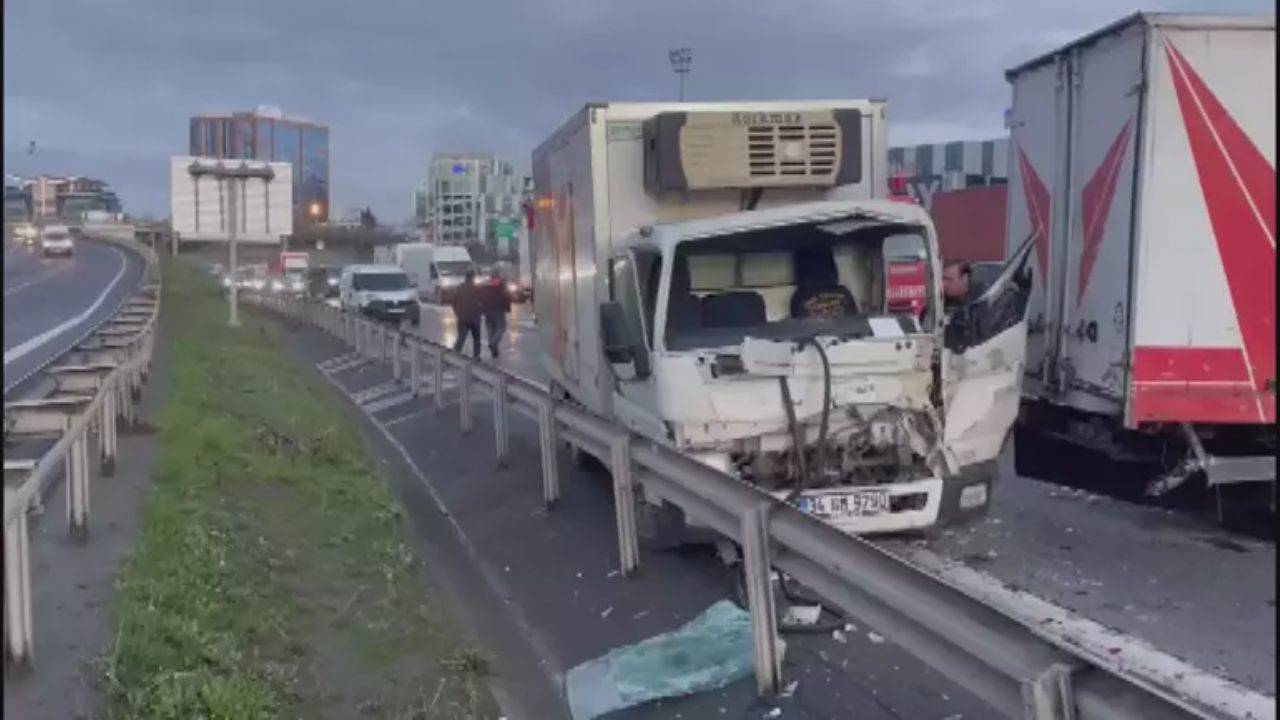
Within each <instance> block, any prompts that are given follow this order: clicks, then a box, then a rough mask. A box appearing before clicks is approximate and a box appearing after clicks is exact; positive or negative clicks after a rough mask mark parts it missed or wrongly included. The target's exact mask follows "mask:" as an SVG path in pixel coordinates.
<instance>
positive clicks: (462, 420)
mask: <svg viewBox="0 0 1280 720" xmlns="http://www.w3.org/2000/svg"><path fill="white" fill-rule="evenodd" d="M458 424H459V425H461V426H462V434H463V435H466V434H467V433H469V432H471V361H470V360H464V361H463V363H462V367H461V368H459V369H458Z"/></svg>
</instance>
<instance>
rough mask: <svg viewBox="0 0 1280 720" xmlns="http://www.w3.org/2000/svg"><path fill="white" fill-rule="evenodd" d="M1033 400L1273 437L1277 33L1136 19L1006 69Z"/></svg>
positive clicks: (1138, 421)
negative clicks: (1024, 251) (1030, 258)
mask: <svg viewBox="0 0 1280 720" xmlns="http://www.w3.org/2000/svg"><path fill="white" fill-rule="evenodd" d="M1007 78H1008V80H1009V82H1010V83H1011V84H1012V86H1013V107H1012V113H1011V117H1010V124H1011V135H1012V137H1011V142H1012V148H1011V150H1012V152H1011V153H1010V164H1011V168H1010V173H1009V183H1010V187H1009V194H1008V217H1007V223H1008V224H1007V232H1006V243H1007V247H1008V248H1010V249H1011V248H1013V247H1016V246H1017V245H1018V244H1019V243H1020V242H1021V241H1022V240H1023V239H1024V238H1026V237H1028V236H1029V235H1033V236H1034V237H1035V246H1036V254H1035V258H1034V259H1035V262H1034V263H1033V267H1034V273H1035V287H1034V290H1033V294H1032V297H1031V304H1030V308H1029V337H1028V348H1027V365H1026V368H1027V379H1026V382H1025V383H1024V385H1023V387H1024V391H1025V392H1026V393H1028V394H1029V395H1030V396H1031V397H1032V398H1034V399H1037V400H1043V401H1046V402H1049V403H1053V404H1058V405H1062V406H1067V407H1070V408H1073V409H1076V410H1080V411H1085V412H1090V413H1096V414H1100V415H1104V416H1110V417H1113V418H1116V419H1117V420H1118V421H1119V422H1120V423H1121V424H1122V425H1123V426H1124V427H1127V428H1138V427H1140V426H1144V425H1152V424H1165V423H1174V424H1183V423H1187V424H1196V423H1209V424H1235V425H1240V424H1259V425H1262V424H1268V425H1269V424H1271V423H1274V422H1275V410H1276V406H1275V400H1276V398H1275V377H1276V330H1275V303H1276V270H1275V261H1276V251H1275V210H1276V194H1275V180H1276V173H1275V145H1276V143H1275V139H1276V136H1275V99H1276V98H1275V24H1274V20H1273V19H1270V18H1263V19H1257V18H1243V17H1209V16H1203V15H1177V14H1137V15H1133V16H1131V17H1128V18H1125V19H1124V20H1121V21H1119V22H1117V23H1115V24H1113V25H1111V26H1108V27H1106V28H1104V29H1102V30H1100V31H1098V32H1096V33H1093V34H1091V35H1088V36H1086V37H1084V38H1082V39H1080V40H1078V41H1076V42H1074V43H1072V44H1070V45H1067V46H1066V47H1064V48H1062V49H1060V50H1057V51H1055V52H1052V53H1050V54H1047V55H1044V56H1042V57H1039V58H1037V59H1035V60H1032V61H1030V62H1028V63H1026V64H1024V65H1022V66H1019V67H1017V68H1014V69H1012V70H1010V71H1009V72H1008V74H1007Z"/></svg>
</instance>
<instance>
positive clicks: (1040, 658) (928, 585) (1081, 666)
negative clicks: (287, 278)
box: [246, 293, 1275, 720]
mask: <svg viewBox="0 0 1280 720" xmlns="http://www.w3.org/2000/svg"><path fill="white" fill-rule="evenodd" d="M246 299H247V300H248V301H249V302H250V303H252V304H257V305H259V306H263V307H266V308H268V309H271V310H274V311H276V312H278V313H280V314H282V315H284V316H285V317H287V318H289V319H291V320H294V321H298V322H307V323H310V324H313V325H316V326H318V327H320V328H321V329H323V330H324V331H325V332H327V333H328V334H330V335H332V336H334V337H335V338H338V339H340V340H342V341H344V342H345V343H346V344H347V345H349V346H351V347H352V348H353V349H354V354H355V356H356V358H361V359H364V360H366V361H386V362H390V364H391V369H392V374H393V377H394V378H395V379H396V380H397V381H399V382H401V383H403V384H405V385H406V386H407V387H408V389H409V390H410V391H411V392H412V393H413V394H414V395H420V394H422V393H423V391H424V385H425V383H424V382H423V378H424V373H425V372H427V371H428V370H427V367H425V365H426V363H428V362H429V364H430V368H429V371H430V372H431V374H432V378H433V380H434V382H432V383H431V385H430V386H431V388H433V395H434V406H435V408H436V409H437V410H440V409H443V408H444V407H445V401H444V398H443V391H442V388H443V387H444V385H443V382H442V380H443V379H444V374H445V373H446V372H448V371H450V370H452V372H453V373H454V374H455V375H456V378H457V383H456V385H457V392H458V412H459V423H460V425H461V428H462V431H463V432H464V433H465V432H468V431H470V430H471V429H472V425H473V423H472V415H471V405H472V402H473V401H474V400H475V397H474V393H475V386H476V385H477V384H479V385H481V386H485V387H487V389H488V391H489V395H490V397H491V399H492V402H493V417H494V442H495V446H496V451H497V455H498V459H499V461H500V462H504V461H505V460H506V458H507V454H508V452H509V448H510V445H509V443H508V438H507V434H508V432H509V430H508V427H509V423H508V419H509V413H510V411H511V409H513V408H514V409H516V410H517V411H520V412H522V413H524V414H526V415H527V416H529V417H530V418H532V419H533V420H534V421H535V422H537V424H538V429H539V438H540V451H541V456H542V486H543V499H544V501H545V503H546V504H547V505H548V506H550V505H552V504H554V503H555V502H556V500H557V499H558V498H559V497H560V476H559V470H558V467H557V460H556V458H557V453H556V445H557V443H558V442H559V441H568V442H570V443H572V444H574V445H576V446H578V447H580V448H581V449H583V450H584V451H586V452H588V453H590V454H592V455H594V456H595V457H597V458H599V459H600V460H601V461H602V462H603V463H605V465H606V466H607V467H608V468H610V470H611V472H612V475H613V486H614V498H615V506H616V514H617V518H616V524H617V532H618V551H619V552H618V554H619V558H620V564H621V567H620V571H621V572H622V574H624V575H626V574H629V573H631V572H632V571H634V570H635V569H636V568H637V567H638V566H639V564H640V553H639V543H638V537H637V532H636V522H635V510H636V502H637V499H636V489H637V486H638V485H644V486H647V487H649V488H651V489H652V490H653V491H655V494H657V495H658V496H660V497H664V498H667V499H669V500H671V501H672V502H674V503H675V504H676V505H678V506H679V507H680V508H681V509H682V510H683V511H684V512H685V513H687V514H688V515H689V516H691V517H693V518H696V519H698V520H700V521H701V522H703V523H705V524H707V525H709V526H710V527H712V528H714V529H715V530H716V531H718V532H719V533H720V534H722V535H723V536H725V537H726V538H729V539H730V540H732V541H733V542H736V543H738V544H739V545H740V546H741V548H742V551H743V552H742V555H743V564H744V570H745V575H746V586H747V599H748V605H749V608H750V612H751V619H752V626H753V633H754V638H755V668H756V671H755V674H756V683H757V688H758V690H759V691H760V692H761V694H772V693H775V692H777V691H778V688H779V686H780V681H781V654H780V652H779V643H778V631H777V625H776V622H777V621H776V614H775V608H774V596H773V590H772V587H771V575H772V568H778V569H780V570H782V571H784V572H786V573H788V574H789V575H790V576H792V577H794V578H795V579H796V580H798V581H800V582H801V583H803V584H805V585H807V586H809V587H810V588H812V589H813V590H814V591H815V592H817V593H818V594H819V595H820V596H822V597H823V598H824V599H825V600H826V601H827V602H828V603H829V604H830V605H832V606H834V607H838V608H840V609H841V610H842V611H844V612H845V613H847V614H849V615H850V616H855V617H858V618H861V619H862V620H863V621H865V622H867V623H869V624H871V625H873V626H875V627H876V628H877V629H879V630H881V631H882V632H884V633H885V634H886V635H888V636H890V637H892V638H893V639H894V641H895V642H897V643H898V644H899V645H901V646H902V647H903V648H905V649H906V650H907V651H909V652H911V653H912V654H913V655H915V656H916V657H918V658H920V659H921V660H922V661H924V662H925V663H926V664H928V665H929V666H931V667H933V668H934V669H936V670H938V671H939V672H941V673H942V674H944V675H946V676H948V677H949V678H951V679H952V680H954V681H955V682H957V683H958V684H960V685H962V686H963V687H965V688H967V689H968V690H969V691H970V692H972V693H973V694H975V695H976V696H978V697H980V698H982V699H983V700H985V701H986V702H988V703H990V705H991V706H992V707H993V708H995V709H996V710H998V711H1000V712H1001V713H1003V714H1004V715H1006V716H1008V717H1012V718H1028V719H1034V720H1051V719H1052V720H1072V719H1074V718H1082V719H1094V718H1107V719H1114V718H1142V719H1143V720H1152V719H1156V718H1187V717H1198V718H1258V719H1261V718H1274V717H1275V699H1274V698H1271V697H1267V696H1264V695H1262V694H1259V693H1254V692H1252V691H1249V690H1247V689H1244V688H1242V687H1240V686H1238V685H1235V684H1234V683H1232V682H1231V681H1229V680H1225V679H1221V678H1215V677H1211V676H1207V675H1205V674H1203V673H1198V674H1197V673H1195V672H1192V673H1189V674H1188V675H1187V676H1185V677H1181V678H1178V679H1177V680H1170V681H1169V682H1154V681H1152V679H1151V674H1150V673H1148V674H1144V673H1143V672H1141V670H1142V668H1137V669H1135V670H1133V671H1127V670H1126V669H1125V668H1124V667H1122V666H1121V665H1122V664H1119V665H1108V664H1106V663H1105V662H1103V661H1100V660H1099V659H1098V658H1097V657H1095V656H1093V655H1091V654H1090V653H1089V652H1087V651H1086V649H1082V648H1074V647H1070V646H1067V645H1066V644H1065V643H1055V642H1052V641H1051V640H1050V639H1048V638H1047V637H1046V636H1045V633H1043V632H1040V630H1039V629H1038V628H1036V627H1033V626H1032V624H1031V623H1026V622H1020V621H1019V620H1017V619H1015V618H1014V617H1012V616H1011V615H1009V614H1005V613H1002V612H1000V611H998V610H997V609H995V608H994V607H993V606H990V605H988V604H986V603H984V602H982V601H980V600H979V599H977V598H975V597H972V596H970V595H967V594H965V593H963V592H961V591H960V590H959V589H957V588H956V587H953V586H951V585H949V584H947V583H945V582H943V581H942V580H941V579H939V578H938V577H936V576H934V575H931V574H929V573H926V572H924V571H923V570H921V569H919V568H916V567H914V566H912V565H909V564H908V563H906V562H905V561H904V560H902V559H900V558H898V557H895V556H893V555H890V554H889V553H888V552H886V551H884V550H882V549H880V548H878V547H876V546H874V545H872V544H871V543H868V542H866V541H865V540H862V539H861V538H858V537H853V536H850V535H846V534H844V533H842V532H840V531H838V530H836V529H834V528H832V527H830V526H829V525H827V524H825V523H823V522H821V521H819V520H817V519H815V518H813V517H811V516H809V515H806V514H803V513H801V512H800V511H798V510H797V509H795V508H793V507H791V506H789V505H786V504H784V503H781V502H778V501H777V500H775V499H774V498H773V497H771V496H769V495H767V494H765V493H763V492H761V491H760V490H758V489H756V488H755V487H752V486H750V485H748V484H746V483H744V482H741V481H739V480H736V479H734V478H732V477H729V476H728V475H725V474H722V473H720V472H719V471H717V470H714V469H712V468H710V467H707V466H705V465H702V464H701V463H698V462H697V461H695V460H693V459H691V458H688V457H686V456H684V455H682V454H680V453H679V452H677V451H675V450H674V449H672V448H669V447H667V446H664V445H661V444H658V443H655V442H652V441H650V440H648V439H646V438H643V437H641V436H638V435H635V434H633V433H631V432H630V431H628V430H627V429H625V428H623V427H621V426H620V425H618V424H616V423H614V422H611V421H609V420H607V419H604V418H601V417H599V416H597V415H594V414H592V413H590V412H588V411H586V410H585V409H583V408H581V407H579V406H576V405H574V404H570V403H567V402H564V401H560V400H557V399H556V398H554V397H552V396H551V395H549V394H548V393H547V392H546V391H544V390H543V389H541V388H538V387H536V386H534V385H533V384H531V383H529V382H528V381H525V380H522V379H521V378H518V377H516V376H513V375H511V374H509V373H507V372H505V371H503V370H501V369H499V368H497V367H494V366H491V365H486V364H482V363H480V362H477V361H475V360H472V359H470V358H468V357H466V356H465V355H462V354H459V353H455V352H453V351H452V350H450V349H447V348H445V347H443V346H441V345H439V344H437V343H434V342H431V341H429V340H427V339H425V338H421V337H414V336H406V335H405V334H403V333H402V332H400V331H399V330H394V329H391V328H389V327H387V326H386V325H384V324H381V323H376V322H373V321H371V320H369V319H366V318H364V317H361V316H357V315H353V314H350V313H346V312H344V311H341V310H339V309H337V308H334V307H331V306H327V305H319V304H316V303H311V302H307V301H302V300H297V299H292V298H285V297H279V296H270V295H263V294H259V293H252V294H249V295H248V296H247V298H246ZM406 352H407V356H406ZM356 358H353V360H354V359H356ZM406 362H407V367H406ZM1161 657H1162V658H1167V657H1168V656H1163V655H1162V656H1161ZM1168 659H1169V661H1170V662H1172V663H1174V664H1175V665H1176V666H1178V667H1185V668H1190V666H1185V665H1180V664H1179V663H1180V661H1177V660H1176V659H1174V658H1168ZM1191 670H1194V668H1191ZM1192 676H1194V677H1192ZM1175 677H1176V674H1175Z"/></svg>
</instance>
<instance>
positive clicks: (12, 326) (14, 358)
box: [4, 238, 143, 398]
mask: <svg viewBox="0 0 1280 720" xmlns="http://www.w3.org/2000/svg"><path fill="white" fill-rule="evenodd" d="M142 267H143V266H142V261H141V260H140V259H139V258H138V257H137V256H135V255H133V254H132V253H128V252H125V251H123V250H120V249H119V248H116V247H114V246H111V245H108V244H105V243H98V242H94V241H92V240H79V241H77V242H76V246H75V252H74V254H73V255H72V256H71V257H50V258H46V257H43V256H42V255H41V254H40V251H39V249H38V248H33V247H27V246H23V245H19V244H16V243H14V242H12V241H11V240H9V239H7V238H6V240H5V243H4V353H5V357H4V384H5V397H6V398H10V397H15V396H17V395H19V394H21V392H22V390H23V389H24V388H23V386H22V385H23V384H22V381H23V380H24V379H25V378H26V377H27V376H28V375H29V374H30V373H32V371H34V370H35V369H37V368H39V367H42V366H43V365H44V364H46V363H47V362H48V361H49V360H50V359H51V358H54V357H57V356H58V355H60V354H62V353H63V352H65V351H66V350H67V349H69V348H70V347H71V346H72V345H73V344H74V343H75V342H76V341H78V340H79V339H80V338H81V337H82V336H84V334H85V333H86V332H87V331H88V330H89V329H90V328H92V327H94V326H95V325H97V324H98V323H100V322H102V321H103V320H104V319H105V318H106V317H108V316H110V315H111V314H112V313H113V312H115V310H116V308H117V307H119V305H120V304H121V303H122V302H124V301H125V300H126V299H127V297H128V296H129V294H130V292H131V291H132V290H133V289H134V288H136V287H137V285H138V282H139V281H140V280H141V278H142Z"/></svg>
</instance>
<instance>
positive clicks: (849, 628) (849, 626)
mask: <svg viewBox="0 0 1280 720" xmlns="http://www.w3.org/2000/svg"><path fill="white" fill-rule="evenodd" d="M844 631H845V632H847V633H852V632H858V626H857V625H854V624H853V623H845V624H844Z"/></svg>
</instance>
